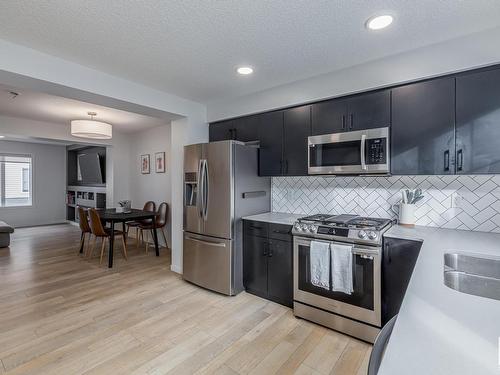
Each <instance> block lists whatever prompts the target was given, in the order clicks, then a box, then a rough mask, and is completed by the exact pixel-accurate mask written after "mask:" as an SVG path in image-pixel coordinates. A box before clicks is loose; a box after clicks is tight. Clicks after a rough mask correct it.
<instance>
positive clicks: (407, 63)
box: [207, 28, 500, 121]
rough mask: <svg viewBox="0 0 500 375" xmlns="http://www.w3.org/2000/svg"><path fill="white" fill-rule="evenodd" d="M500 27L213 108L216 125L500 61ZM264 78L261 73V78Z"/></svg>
mask: <svg viewBox="0 0 500 375" xmlns="http://www.w3.org/2000/svg"><path fill="white" fill-rule="evenodd" d="M499 41H500V28H496V29H491V30H487V31H484V32H480V33H476V34H472V35H469V36H466V37H461V38H457V39H454V40H450V41H447V42H443V43H438V44H434V45H431V46H428V47H423V48H419V49H416V50H413V51H410V52H405V53H401V54H398V55H393V56H389V57H386V58H383V59H379V60H375V61H371V62H368V63H365V64H361V65H357V66H353V67H350V68H347V69H343V70H339V71H336V72H332V73H328V74H323V75H320V76H316V77H313V78H309V79H305V80H301V81H296V82H292V83H289V84H286V85H282V86H279V87H275V88H272V89H269V90H265V91H261V92H257V93H255V94H251V95H246V96H241V97H234V98H229V99H227V100H220V101H214V102H212V103H209V104H208V107H207V111H208V120H209V121H215V120H221V119H225V118H231V117H237V116H242V115H247V114H251V113H258V112H264V111H267V110H271V109H276V108H282V107H287V106H292V105H297V104H302V103H307V102H313V101H316V100H320V99H326V98H332V97H337V96H342V95H346V94H352V93H356V92H360V91H366V90H369V89H376V88H381V87H386V86H391V85H394V84H397V83H403V82H410V81H415V80H418V79H422V78H427V77H434V76H438V75H443V74H446V73H452V72H457V71H461V70H466V69H470V68H474V67H480V66H485V65H491V64H495V63H498V62H500V48H498V45H499ZM256 74H258V73H256Z"/></svg>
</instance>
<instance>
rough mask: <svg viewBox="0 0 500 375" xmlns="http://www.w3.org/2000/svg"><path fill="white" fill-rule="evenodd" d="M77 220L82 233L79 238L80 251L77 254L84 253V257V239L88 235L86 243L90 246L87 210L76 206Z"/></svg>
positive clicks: (90, 232)
mask: <svg viewBox="0 0 500 375" xmlns="http://www.w3.org/2000/svg"><path fill="white" fill-rule="evenodd" d="M78 218H79V220H78V223H79V225H80V230H81V231H82V235H81V237H80V249H79V250H78V252H79V253H80V254H81V253H84V255H85V237H86V236H87V235H88V243H89V244H90V238H91V237H92V231H91V230H90V225H89V216H88V213H87V210H86V209H84V208H83V207H80V206H78ZM87 248H88V245H87Z"/></svg>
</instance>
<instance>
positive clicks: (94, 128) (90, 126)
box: [71, 112, 113, 139]
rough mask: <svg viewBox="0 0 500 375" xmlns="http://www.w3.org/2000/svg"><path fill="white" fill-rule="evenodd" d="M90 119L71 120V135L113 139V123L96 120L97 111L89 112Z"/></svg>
mask: <svg viewBox="0 0 500 375" xmlns="http://www.w3.org/2000/svg"><path fill="white" fill-rule="evenodd" d="M87 114H88V115H89V116H90V120H71V135H73V136H75V137H80V138H91V139H111V138H112V137H113V127H112V126H111V124H108V123H105V122H101V121H96V120H94V117H95V116H97V113H95V112H87Z"/></svg>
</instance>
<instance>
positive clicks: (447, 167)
mask: <svg viewBox="0 0 500 375" xmlns="http://www.w3.org/2000/svg"><path fill="white" fill-rule="evenodd" d="M444 170H445V172H448V171H449V170H450V150H446V151H445V152H444Z"/></svg>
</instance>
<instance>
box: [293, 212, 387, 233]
mask: <svg viewBox="0 0 500 375" xmlns="http://www.w3.org/2000/svg"><path fill="white" fill-rule="evenodd" d="M299 221H300V222H304V221H313V222H316V223H318V224H323V225H328V226H335V227H344V228H362V229H366V228H373V229H377V230H378V229H381V228H384V227H385V226H387V225H388V224H390V223H391V220H389V219H379V218H371V217H362V216H358V215H347V214H343V215H329V214H316V215H312V216H306V217H302V218H300V219H299Z"/></svg>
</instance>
